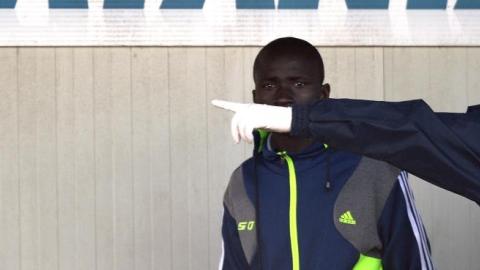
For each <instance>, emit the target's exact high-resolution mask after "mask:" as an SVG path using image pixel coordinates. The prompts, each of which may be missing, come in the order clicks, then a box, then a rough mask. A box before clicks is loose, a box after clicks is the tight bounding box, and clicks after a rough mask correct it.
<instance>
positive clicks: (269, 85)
mask: <svg viewBox="0 0 480 270" xmlns="http://www.w3.org/2000/svg"><path fill="white" fill-rule="evenodd" d="M274 87H275V85H273V84H272V83H264V84H263V85H262V88H264V89H272V88H274Z"/></svg>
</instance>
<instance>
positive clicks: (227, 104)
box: [212, 99, 244, 112]
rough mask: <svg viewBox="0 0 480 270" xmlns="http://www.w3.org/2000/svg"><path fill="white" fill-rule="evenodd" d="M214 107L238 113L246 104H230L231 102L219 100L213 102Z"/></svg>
mask: <svg viewBox="0 0 480 270" xmlns="http://www.w3.org/2000/svg"><path fill="white" fill-rule="evenodd" d="M212 105H213V106H215V107H219V108H222V109H225V110H229V111H232V112H238V111H239V110H241V109H242V108H243V106H244V104H242V103H236V102H230V101H225V100H218V99H214V100H212Z"/></svg>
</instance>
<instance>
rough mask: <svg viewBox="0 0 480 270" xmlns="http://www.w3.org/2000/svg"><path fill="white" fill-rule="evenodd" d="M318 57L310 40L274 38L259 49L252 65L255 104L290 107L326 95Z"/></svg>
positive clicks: (321, 63) (322, 68)
mask: <svg viewBox="0 0 480 270" xmlns="http://www.w3.org/2000/svg"><path fill="white" fill-rule="evenodd" d="M324 77H325V71H324V67H323V61H322V57H321V56H320V54H319V53H318V51H317V49H316V48H315V47H313V46H312V45H311V44H310V43H308V42H306V41H304V40H301V39H297V38H292V37H286V38H279V39H276V40H274V41H272V42H270V43H269V44H267V45H266V46H265V47H263V48H262V50H260V52H259V53H258V55H257V57H256V59H255V63H254V65H253V79H254V81H255V89H254V90H253V100H254V102H255V103H261V104H268V105H277V106H291V105H292V104H293V103H296V104H307V103H311V102H314V101H316V100H319V99H323V98H328V97H329V95H330V86H329V85H328V84H323V80H324Z"/></svg>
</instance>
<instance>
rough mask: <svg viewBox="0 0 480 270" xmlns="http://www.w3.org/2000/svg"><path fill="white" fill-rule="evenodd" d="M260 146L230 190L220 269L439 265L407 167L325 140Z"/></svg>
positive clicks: (365, 269)
mask: <svg viewBox="0 0 480 270" xmlns="http://www.w3.org/2000/svg"><path fill="white" fill-rule="evenodd" d="M257 138H258V136H257ZM256 145H257V147H258V146H259V143H258V140H256ZM261 148H264V149H263V151H261V153H260V154H259V155H258V156H256V157H255V158H250V159H249V160H247V161H245V162H244V163H243V164H242V165H241V166H240V167H239V168H237V169H236V170H235V171H234V173H233V174H232V177H231V179H230V182H229V185H228V187H227V190H226V192H225V196H224V216H223V225H222V236H223V246H222V247H223V252H222V258H221V261H220V269H223V270H247V269H255V270H257V269H258V270H273V269H274V270H284V269H285V270H286V269H288V270H292V269H293V270H300V269H302V270H317V269H318V270H320V269H332V270H352V269H354V270H380V269H383V270H409V269H412V270H413V269H433V265H432V261H431V258H430V249H429V245H428V239H427V236H426V233H425V229H424V226H423V224H422V221H421V218H420V216H419V214H418V211H417V210H416V208H415V205H414V201H413V195H412V192H411V190H410V188H409V184H408V181H407V174H406V172H404V171H400V170H399V169H397V168H395V167H393V166H391V165H389V164H387V163H385V162H382V161H377V160H374V159H370V158H367V157H364V156H359V155H356V154H352V153H349V152H343V151H337V150H334V149H332V147H327V146H325V145H323V144H320V143H315V144H313V145H311V146H310V147H309V148H308V149H306V150H304V151H303V152H301V153H299V154H293V155H290V154H288V153H286V152H281V153H276V152H274V151H272V150H271V149H270V147H267V146H265V147H263V146H261ZM257 225H258V226H257Z"/></svg>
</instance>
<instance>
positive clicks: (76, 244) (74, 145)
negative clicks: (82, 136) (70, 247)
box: [71, 49, 79, 266]
mask: <svg viewBox="0 0 480 270" xmlns="http://www.w3.org/2000/svg"><path fill="white" fill-rule="evenodd" d="M71 57H72V84H71V87H72V99H73V100H72V101H73V136H74V140H73V143H74V144H73V190H74V192H73V197H74V202H75V204H74V205H75V206H74V207H75V265H76V266H77V265H78V261H79V260H78V242H79V241H78V238H79V237H78V235H79V228H78V227H79V226H78V222H79V220H78V208H77V205H78V194H77V191H78V185H77V180H78V178H77V174H76V172H77V147H76V143H75V137H76V136H77V134H76V126H77V115H76V109H77V108H76V104H75V82H74V81H75V77H74V76H75V54H74V53H73V49H72V51H71Z"/></svg>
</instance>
